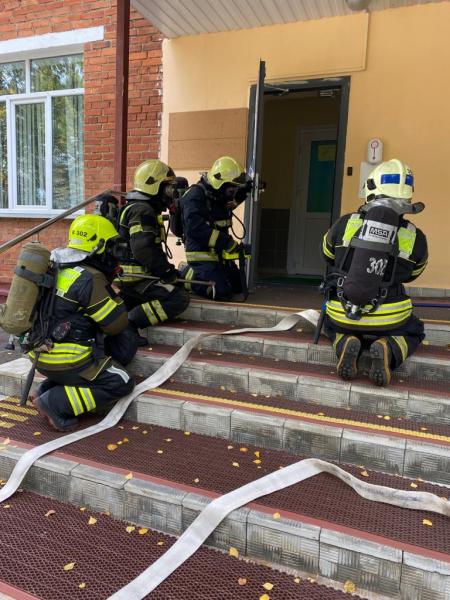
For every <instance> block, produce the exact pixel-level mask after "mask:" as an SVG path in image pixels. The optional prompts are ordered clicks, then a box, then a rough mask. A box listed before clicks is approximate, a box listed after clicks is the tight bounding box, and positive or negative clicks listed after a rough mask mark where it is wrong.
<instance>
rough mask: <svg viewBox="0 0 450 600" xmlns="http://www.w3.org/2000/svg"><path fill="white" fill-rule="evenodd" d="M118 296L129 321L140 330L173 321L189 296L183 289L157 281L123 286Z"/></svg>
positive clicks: (183, 307)
mask: <svg viewBox="0 0 450 600" xmlns="http://www.w3.org/2000/svg"><path fill="white" fill-rule="evenodd" d="M120 296H121V297H122V298H123V301H124V302H125V306H126V307H127V310H128V318H129V320H130V321H131V322H132V323H133V324H134V325H136V326H137V327H139V328H141V329H143V328H145V327H152V326H153V325H158V324H159V323H164V321H167V320H169V319H174V318H175V317H177V316H178V315H179V314H180V313H182V312H183V311H185V310H186V308H187V307H188V305H189V294H188V292H187V291H186V290H185V289H183V287H180V286H179V285H171V284H167V283H162V282H159V281H156V282H154V281H139V282H138V283H136V284H134V285H123V286H122V288H121V290H120Z"/></svg>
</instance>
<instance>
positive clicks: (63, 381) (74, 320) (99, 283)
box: [29, 215, 137, 431]
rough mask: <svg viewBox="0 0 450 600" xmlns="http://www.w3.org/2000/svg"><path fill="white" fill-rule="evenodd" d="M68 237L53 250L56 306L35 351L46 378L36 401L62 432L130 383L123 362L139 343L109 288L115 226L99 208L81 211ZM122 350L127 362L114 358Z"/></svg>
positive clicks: (127, 388) (110, 400)
mask: <svg viewBox="0 0 450 600" xmlns="http://www.w3.org/2000/svg"><path fill="white" fill-rule="evenodd" d="M68 237H69V239H68V243H67V247H65V248H57V249H55V250H53V252H52V254H51V260H52V261H53V263H55V264H57V265H58V270H57V276H56V294H55V301H54V305H53V308H52V312H51V315H46V317H45V318H48V319H49V320H50V329H49V341H47V340H46V343H45V346H44V347H43V348H40V349H39V350H37V349H36V350H32V351H31V352H30V358H31V359H32V360H33V359H34V358H35V352H36V353H38V354H37V370H38V371H39V372H40V373H41V374H42V375H44V376H45V377H46V379H45V380H44V381H43V382H42V383H41V384H40V386H39V387H38V389H37V392H36V394H35V396H34V398H33V401H34V404H35V406H36V408H37V410H38V411H39V413H40V414H41V415H42V416H44V417H45V418H46V419H47V420H48V421H49V423H50V425H51V426H52V427H53V428H54V429H57V430H58V431H69V430H71V429H74V428H75V427H76V426H77V424H78V420H79V417H80V416H82V415H84V414H85V413H87V412H92V411H98V410H101V411H104V410H105V408H109V407H110V406H111V404H112V403H114V402H115V401H117V400H118V399H119V398H121V397H122V396H125V395H126V394H128V393H129V392H130V391H131V390H132V389H133V387H134V381H133V379H132V377H131V376H130V375H129V373H128V372H127V371H126V370H125V368H124V363H125V362H129V360H131V358H132V356H133V354H134V352H135V351H136V349H137V343H136V342H135V341H133V340H132V339H131V341H130V338H129V337H128V336H122V334H123V332H124V331H125V330H126V329H127V326H128V318H127V311H126V308H125V305H124V303H123V301H122V300H121V299H120V297H119V296H117V294H115V293H114V291H113V290H112V288H111V282H112V280H113V278H114V275H115V269H116V267H117V261H116V259H115V257H114V247H115V241H116V239H117V231H116V230H115V228H114V227H113V225H112V224H111V223H110V222H109V221H108V220H107V219H105V218H104V217H101V216H100V215H82V216H80V217H77V218H76V219H74V221H73V222H72V225H71V226H70V230H69V236H68ZM29 339H33V337H32V336H31V337H30V338H29ZM49 342H50V343H49ZM129 342H130V343H131V346H128V344H129ZM32 347H33V346H32ZM107 347H108V348H109V352H108V351H107V350H106V348H107ZM125 356H126V357H127V358H125V359H124V363H121V362H119V361H118V360H116V359H115V358H113V357H116V358H117V357H119V358H121V357H125Z"/></svg>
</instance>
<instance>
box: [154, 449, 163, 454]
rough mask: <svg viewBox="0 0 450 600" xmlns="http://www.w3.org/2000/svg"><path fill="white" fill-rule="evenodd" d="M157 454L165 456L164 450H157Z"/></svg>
mask: <svg viewBox="0 0 450 600" xmlns="http://www.w3.org/2000/svg"><path fill="white" fill-rule="evenodd" d="M156 452H157V454H164V450H157V451H156Z"/></svg>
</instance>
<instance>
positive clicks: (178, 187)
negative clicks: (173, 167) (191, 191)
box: [160, 177, 189, 210]
mask: <svg viewBox="0 0 450 600" xmlns="http://www.w3.org/2000/svg"><path fill="white" fill-rule="evenodd" d="M188 187H189V183H188V180H187V179H186V178H185V177H173V178H172V179H171V180H170V181H165V182H164V183H162V184H161V187H160V198H161V201H162V203H163V204H164V206H165V207H166V208H168V209H169V210H170V208H171V206H173V205H174V204H175V203H176V201H177V200H179V199H180V198H181V196H183V194H184V193H185V192H186V190H187V189H188Z"/></svg>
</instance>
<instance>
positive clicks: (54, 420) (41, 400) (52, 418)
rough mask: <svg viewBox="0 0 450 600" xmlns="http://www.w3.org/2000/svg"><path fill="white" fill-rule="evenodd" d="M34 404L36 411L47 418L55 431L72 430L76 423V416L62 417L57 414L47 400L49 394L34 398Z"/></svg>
mask: <svg viewBox="0 0 450 600" xmlns="http://www.w3.org/2000/svg"><path fill="white" fill-rule="evenodd" d="M34 406H35V407H36V409H37V411H38V413H39V414H40V415H41V416H42V417H45V418H46V419H47V421H48V422H49V423H50V426H51V427H52V428H53V429H56V431H72V429H75V427H76V426H77V425H78V419H77V418H76V417H64V416H62V415H59V414H58V413H57V412H56V411H55V410H54V409H53V408H52V406H51V403H50V402H49V394H48V393H46V394H42V396H38V397H37V398H35V399H34Z"/></svg>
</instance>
